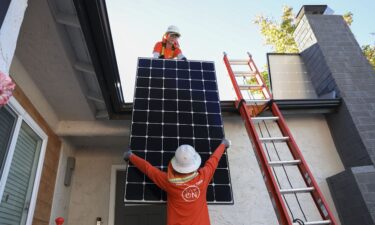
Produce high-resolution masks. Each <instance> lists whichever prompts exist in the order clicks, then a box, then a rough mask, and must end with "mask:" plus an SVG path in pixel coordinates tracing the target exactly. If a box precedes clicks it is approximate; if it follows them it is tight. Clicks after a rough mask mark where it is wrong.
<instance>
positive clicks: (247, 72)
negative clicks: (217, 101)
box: [233, 71, 256, 77]
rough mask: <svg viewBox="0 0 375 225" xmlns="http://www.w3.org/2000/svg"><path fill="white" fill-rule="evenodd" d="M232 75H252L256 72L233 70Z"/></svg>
mask: <svg viewBox="0 0 375 225" xmlns="http://www.w3.org/2000/svg"><path fill="white" fill-rule="evenodd" d="M233 74H234V76H236V77H253V76H255V75H256V74H255V73H254V72H251V71H233Z"/></svg>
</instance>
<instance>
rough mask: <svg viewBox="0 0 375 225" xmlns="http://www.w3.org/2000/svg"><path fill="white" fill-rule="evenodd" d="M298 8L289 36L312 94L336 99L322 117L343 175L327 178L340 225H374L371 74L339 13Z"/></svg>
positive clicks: (374, 85) (374, 88)
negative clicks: (330, 111) (338, 100)
mask: <svg viewBox="0 0 375 225" xmlns="http://www.w3.org/2000/svg"><path fill="white" fill-rule="evenodd" d="M326 11H327V6H325V5H323V6H319V5H314V6H306V5H305V6H303V7H302V9H301V10H300V12H299V13H298V15H297V19H298V20H299V23H298V26H297V29H296V30H295V32H294V38H295V40H296V43H297V45H298V48H299V50H300V53H301V57H302V59H303V61H304V63H305V65H306V68H307V71H308V75H309V76H310V78H311V81H312V83H313V86H314V88H315V90H316V93H317V94H318V95H319V96H327V95H330V96H332V94H334V95H336V96H337V97H338V98H341V99H342V105H341V106H340V108H339V109H338V112H337V113H333V114H330V115H328V116H327V122H328V125H329V127H330V130H331V134H332V137H333V139H334V142H335V145H336V148H337V151H338V153H339V155H340V157H341V160H342V162H343V164H344V166H345V171H344V172H342V173H340V174H337V175H335V176H332V177H330V178H328V183H329V186H330V190H331V193H332V196H333V199H334V202H335V204H336V208H337V210H338V213H339V216H340V219H341V222H342V224H345V225H349V224H351V225H357V224H361V225H362V224H363V225H364V224H372V225H373V224H375V168H374V163H375V71H374V70H373V68H372V66H371V65H370V64H369V62H368V61H367V59H366V58H365V56H364V55H363V53H362V50H361V48H360V46H359V44H358V42H357V41H356V39H355V37H354V35H353V33H352V32H351V30H350V28H349V26H348V25H347V24H346V22H345V21H344V19H343V17H342V16H340V15H327V14H324V12H326Z"/></svg>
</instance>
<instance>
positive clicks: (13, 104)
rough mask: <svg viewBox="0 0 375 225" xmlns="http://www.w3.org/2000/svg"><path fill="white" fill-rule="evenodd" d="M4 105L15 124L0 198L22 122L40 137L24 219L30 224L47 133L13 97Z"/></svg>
mask: <svg viewBox="0 0 375 225" xmlns="http://www.w3.org/2000/svg"><path fill="white" fill-rule="evenodd" d="M6 107H9V108H10V109H11V110H12V111H13V113H14V114H15V115H16V117H17V118H16V125H15V127H14V130H13V133H12V136H11V140H10V144H9V147H8V149H7V155H6V158H5V164H4V169H3V173H2V174H1V177H0V199H2V197H3V194H4V189H5V185H6V182H7V179H8V175H9V171H10V166H11V163H12V159H13V155H14V151H15V147H16V143H17V140H18V136H19V132H20V129H21V124H22V122H25V123H26V124H27V125H29V126H30V128H31V129H32V130H33V131H34V132H35V133H36V134H37V135H38V136H39V137H40V138H41V139H42V144H41V149H40V155H39V160H38V165H37V169H36V173H35V180H34V185H33V187H32V188H33V190H32V194H31V199H30V205H29V210H28V213H27V219H26V225H31V224H32V222H33V217H34V212H35V205H36V200H37V196H38V190H39V183H40V179H41V176H42V170H43V164H44V163H43V162H44V157H45V153H46V148H47V142H48V135H47V134H46V133H45V132H44V131H43V130H42V128H41V127H40V126H39V125H38V124H37V123H36V122H35V121H34V119H33V118H32V117H31V116H30V115H29V114H28V113H27V111H26V110H25V109H24V108H23V107H22V106H21V104H20V103H19V102H18V101H17V100H16V99H15V98H11V99H10V101H9V103H8V105H7V106H6Z"/></svg>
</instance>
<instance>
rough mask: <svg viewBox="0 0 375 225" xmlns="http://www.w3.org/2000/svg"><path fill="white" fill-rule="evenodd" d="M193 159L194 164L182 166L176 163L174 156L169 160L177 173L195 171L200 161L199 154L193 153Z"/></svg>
mask: <svg viewBox="0 0 375 225" xmlns="http://www.w3.org/2000/svg"><path fill="white" fill-rule="evenodd" d="M194 159H195V160H194V164H192V165H190V166H182V165H180V164H178V162H177V161H176V157H175V156H174V157H173V158H172V160H171V164H172V167H173V169H174V170H175V171H177V172H179V173H191V172H194V171H196V170H197V169H198V168H199V167H200V165H201V163H202V159H201V156H200V155H199V154H198V153H195V157H194Z"/></svg>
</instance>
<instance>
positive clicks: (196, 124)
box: [125, 58, 233, 204]
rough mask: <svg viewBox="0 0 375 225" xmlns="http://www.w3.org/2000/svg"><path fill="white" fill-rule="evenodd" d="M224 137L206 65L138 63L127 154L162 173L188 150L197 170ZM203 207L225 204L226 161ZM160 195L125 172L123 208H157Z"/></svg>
mask: <svg viewBox="0 0 375 225" xmlns="http://www.w3.org/2000/svg"><path fill="white" fill-rule="evenodd" d="M223 137H224V130H223V124H222V119H221V110H220V100H219V95H218V89H217V84H216V74H215V66H214V63H213V62H207V61H180V60H162V59H150V58H140V59H139V60H138V69H137V77H136V85H135V92H134V105H133V118H132V126H131V136H130V148H131V149H132V150H133V152H134V153H135V154H136V155H138V156H140V157H142V158H144V159H146V160H147V161H148V162H150V163H151V164H152V165H154V166H156V167H158V168H159V169H161V170H163V171H166V170H167V167H168V164H169V161H170V160H171V159H172V157H173V156H174V152H175V150H176V149H177V147H178V146H180V145H182V144H189V145H192V146H194V147H195V149H196V150H197V152H199V153H200V155H201V157H202V165H201V166H203V165H204V162H205V161H206V160H207V159H208V158H209V156H210V154H211V153H212V152H213V151H214V150H215V149H216V148H217V146H219V144H220V143H221V140H222V138H223ZM207 200H208V202H209V203H216V204H231V203H233V199H232V190H231V183H230V173H229V167H228V159H227V156H226V154H224V155H223V157H222V158H221V160H220V162H219V166H218V169H217V171H216V172H215V175H214V177H213V180H212V182H211V184H210V185H209V188H208V192H207ZM165 201H166V194H165V193H164V192H163V191H161V190H160V189H159V188H157V187H156V185H155V184H153V183H152V181H151V180H150V179H148V178H147V177H146V176H145V175H143V174H142V173H141V172H140V171H139V170H138V169H137V168H135V167H134V166H133V165H129V166H128V170H127V176H126V184H125V202H126V203H163V202H165Z"/></svg>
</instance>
